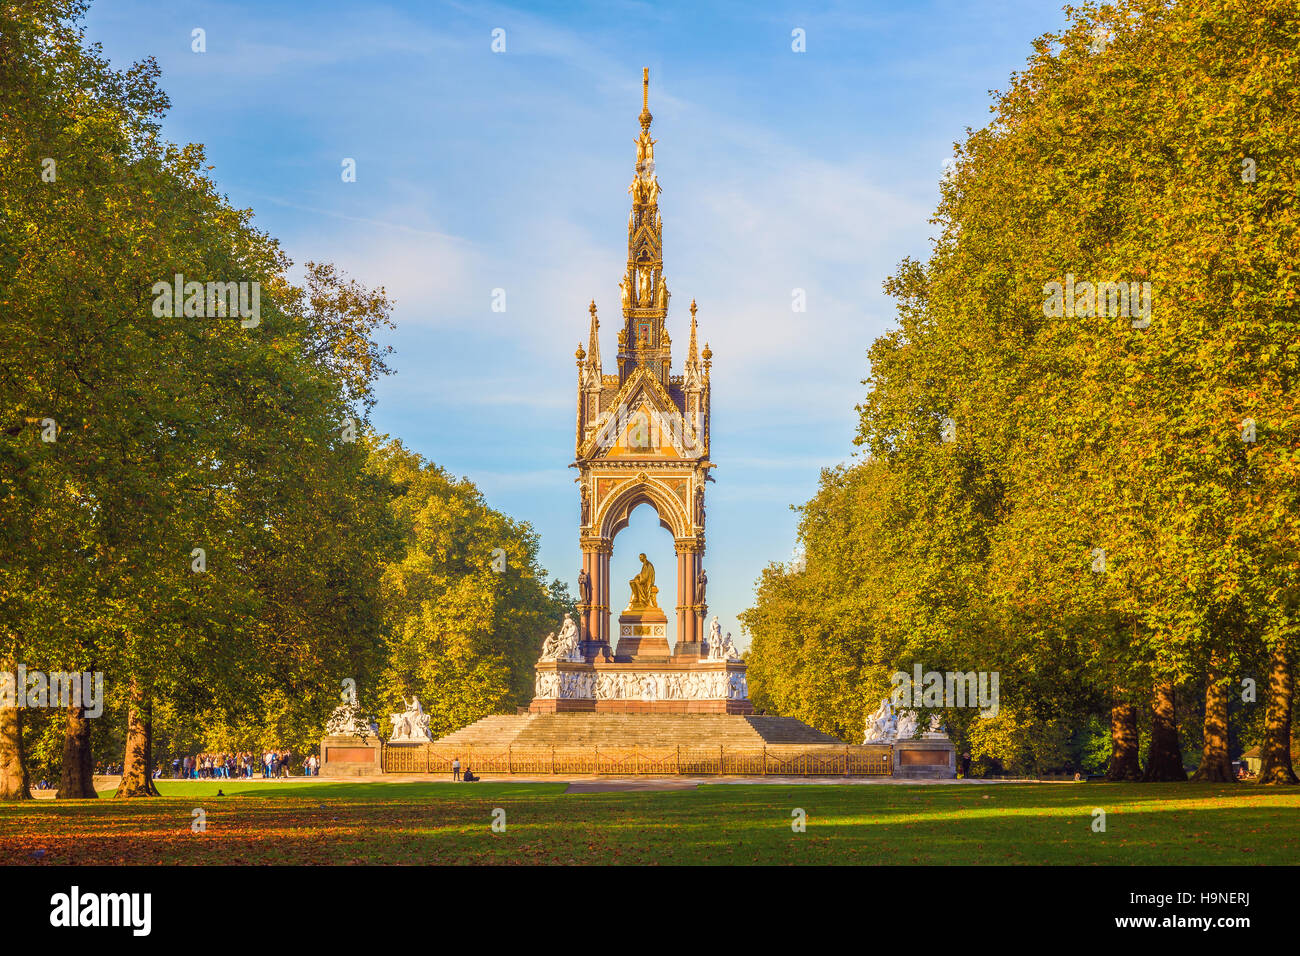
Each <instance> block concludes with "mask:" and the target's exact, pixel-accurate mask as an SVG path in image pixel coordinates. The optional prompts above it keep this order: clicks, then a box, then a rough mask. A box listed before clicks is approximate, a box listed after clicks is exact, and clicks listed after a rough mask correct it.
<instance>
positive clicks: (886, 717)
mask: <svg viewBox="0 0 1300 956" xmlns="http://www.w3.org/2000/svg"><path fill="white" fill-rule="evenodd" d="M918 726H919V723H918V719H917V716H916V711H914V710H903V709H900V710H899V711H898V712H897V713H895V712H894V708H893V706H892V705H891V704H890V703H889V698H888V697H886V698H885V699H884V700H882V701H881V702H880V706H879V707H877V708H876V710H875V712H874V713H872V714H871V715H870V716H868V717H867V732H866V734H865V736H864V737H863V738H862V742H863V743H864V744H889V743H893V742H894V741H896V740H911V739H912V738H913V737H915V736H916V731H917V727H918ZM925 736H927V737H943V736H945V734H944V732H943V724H942V723H941V722H940V720H939V715H938V714H935V715H934V716H932V717H931V718H930V729H929V730H927V731H926V733H925Z"/></svg>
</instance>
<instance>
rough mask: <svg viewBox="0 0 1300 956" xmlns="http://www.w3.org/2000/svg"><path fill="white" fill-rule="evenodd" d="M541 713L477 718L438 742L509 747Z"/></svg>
mask: <svg viewBox="0 0 1300 956" xmlns="http://www.w3.org/2000/svg"><path fill="white" fill-rule="evenodd" d="M540 716H542V715H541V714H522V715H519V716H516V715H514V714H508V715H507V714H495V715H493V716H491V717H484V718H483V719H482V720H477V721H475V722H474V723H472V724H470V725H469V726H468V727H462V728H461V729H460V730H457V731H454V732H452V733H450V734H448V735H447V736H446V737H441V738H439V739H438V740H437V741H436V742H437V743H439V744H453V745H457V746H465V745H470V746H474V747H480V746H501V747H507V746H509V745H510V744H512V743H514V740H515V738H516V737H518V736H519V734H520V733H521V732H522V731H523V730H524V728H526V727H527V726H528V725H529V724H530V723H532V722H533V721H534V720H536V719H537V718H538V717H540Z"/></svg>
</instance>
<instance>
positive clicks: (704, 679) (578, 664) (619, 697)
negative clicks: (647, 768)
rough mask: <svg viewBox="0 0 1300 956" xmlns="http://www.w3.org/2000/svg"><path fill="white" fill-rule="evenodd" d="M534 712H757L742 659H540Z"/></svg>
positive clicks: (531, 707)
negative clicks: (584, 660)
mask: <svg viewBox="0 0 1300 956" xmlns="http://www.w3.org/2000/svg"><path fill="white" fill-rule="evenodd" d="M536 673H537V680H536V686H535V693H536V696H535V697H534V698H533V702H532V704H531V705H530V706H529V708H528V709H529V711H531V712H532V713H534V714H554V713H565V712H570V713H572V712H587V713H604V714H742V715H743V714H752V713H753V712H754V708H753V705H752V704H751V703H750V702H749V686H748V682H747V679H746V665H745V664H744V663H743V662H741V661H701V660H699V659H698V658H696V659H694V660H682V659H673V660H671V661H670V660H669V659H668V658H667V657H665V658H663V659H662V661H656V660H653V659H652V660H648V661H647V660H640V661H618V660H615V661H610V662H606V661H595V662H593V663H587V662H582V661H538V662H537V669H536Z"/></svg>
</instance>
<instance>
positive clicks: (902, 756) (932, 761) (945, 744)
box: [894, 737, 957, 780]
mask: <svg viewBox="0 0 1300 956" xmlns="http://www.w3.org/2000/svg"><path fill="white" fill-rule="evenodd" d="M894 776H895V777H930V778H937V779H942V780H951V779H953V778H954V777H956V776H957V752H956V748H954V747H953V745H952V741H951V740H949V739H948V738H947V737H923V738H921V739H920V740H896V741H894Z"/></svg>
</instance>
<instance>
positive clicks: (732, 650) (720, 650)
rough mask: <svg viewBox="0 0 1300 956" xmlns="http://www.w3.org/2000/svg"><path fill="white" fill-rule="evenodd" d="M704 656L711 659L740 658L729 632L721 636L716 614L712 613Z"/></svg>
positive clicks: (720, 627) (732, 659)
mask: <svg viewBox="0 0 1300 956" xmlns="http://www.w3.org/2000/svg"><path fill="white" fill-rule="evenodd" d="M706 646H707V650H706V652H705V653H706V658H707V659H708V660H711V661H738V660H740V651H739V650H737V649H736V645H735V644H733V643H732V642H731V632H730V631H728V632H727V636H726V637H723V636H722V626H721V625H720V624H718V616H717V615H716V614H715V615H713V620H712V621H711V622H710V623H709V639H708V641H707V644H706Z"/></svg>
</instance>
